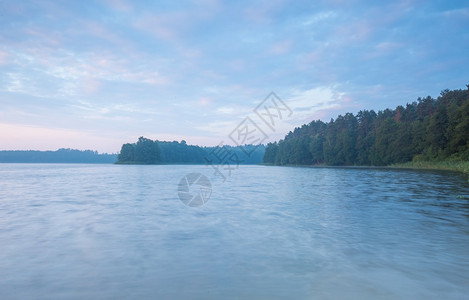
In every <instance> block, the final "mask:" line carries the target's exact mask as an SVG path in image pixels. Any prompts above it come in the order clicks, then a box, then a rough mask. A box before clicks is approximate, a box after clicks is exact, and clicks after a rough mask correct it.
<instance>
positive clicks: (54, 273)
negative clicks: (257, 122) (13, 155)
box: [0, 164, 469, 299]
mask: <svg viewBox="0 0 469 300" xmlns="http://www.w3.org/2000/svg"><path fill="white" fill-rule="evenodd" d="M189 172H200V173H203V174H206V175H207V176H209V177H210V176H211V178H210V179H211V181H212V186H213V193H212V196H211V198H210V200H209V201H208V203H207V204H206V205H205V206H203V207H201V208H189V207H187V206H185V205H184V204H183V203H182V202H181V201H180V200H179V199H178V196H177V185H178V182H179V181H180V179H181V178H182V177H183V176H184V175H186V174H187V173H189ZM212 173H213V170H212V169H210V168H208V167H204V166H118V165H66V164H64V165H27V164H4V165H2V168H1V169H0V241H1V246H0V274H1V275H0V276H1V280H0V299H64V298H67V299H83V298H87V299H111V298H120V299H122V298H129V299H130V298H132V299H134V298H137V299H138V298H142V299H311V298H313V299H463V298H465V297H466V296H467V294H468V293H469V251H468V249H469V199H468V198H467V197H465V196H464V195H469V184H468V183H467V181H466V179H465V178H464V177H463V176H461V175H460V174H457V173H451V172H436V171H409V170H388V169H366V168H281V167H261V166H241V167H240V169H239V170H236V172H234V173H233V175H232V177H231V178H230V179H229V180H227V182H225V183H223V182H222V180H220V179H218V178H216V177H214V176H213V174H212Z"/></svg>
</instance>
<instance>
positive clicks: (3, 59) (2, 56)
mask: <svg viewBox="0 0 469 300" xmlns="http://www.w3.org/2000/svg"><path fill="white" fill-rule="evenodd" d="M8 56H9V55H8V53H6V52H2V51H0V66H4V65H7V64H8Z"/></svg>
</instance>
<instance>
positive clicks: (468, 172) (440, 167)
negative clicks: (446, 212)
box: [260, 161, 469, 181]
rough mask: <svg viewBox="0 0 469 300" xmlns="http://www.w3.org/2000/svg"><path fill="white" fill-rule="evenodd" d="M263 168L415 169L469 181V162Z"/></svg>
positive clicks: (264, 164)
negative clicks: (447, 173)
mask: <svg viewBox="0 0 469 300" xmlns="http://www.w3.org/2000/svg"><path fill="white" fill-rule="evenodd" d="M260 165H262V166H277V167H308V168H384V169H413V170H435V171H453V172H459V173H463V174H464V175H465V176H466V177H468V181H469V161H438V162H431V161H418V162H406V163H400V164H392V165H387V166H359V165H356V166H354V165H350V166H329V165H324V164H320V165H274V164H266V163H263V164H260Z"/></svg>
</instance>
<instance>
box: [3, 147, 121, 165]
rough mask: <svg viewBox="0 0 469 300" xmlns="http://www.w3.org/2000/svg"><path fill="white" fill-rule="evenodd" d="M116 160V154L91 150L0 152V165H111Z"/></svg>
mask: <svg viewBox="0 0 469 300" xmlns="http://www.w3.org/2000/svg"><path fill="white" fill-rule="evenodd" d="M116 158H117V155H116V154H107V153H104V154H99V153H98V152H97V151H92V150H83V151H82V150H75V149H59V150H56V151H37V150H27V151H23V150H13V151H10V150H5V151H0V163H113V162H115V161H116Z"/></svg>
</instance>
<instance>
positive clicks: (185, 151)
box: [117, 137, 265, 164]
mask: <svg viewBox="0 0 469 300" xmlns="http://www.w3.org/2000/svg"><path fill="white" fill-rule="evenodd" d="M264 152H265V146H264V145H244V146H237V147H233V146H228V145H224V146H217V147H200V146H195V145H188V144H187V143H186V141H184V140H183V141H181V142H177V141H172V142H167V141H158V140H156V141H152V140H150V139H147V138H144V137H140V138H139V139H138V141H137V143H133V144H129V143H127V144H124V145H122V148H121V151H120V153H119V156H118V161H117V163H118V164H211V163H213V164H222V163H223V157H220V156H224V154H221V153H226V154H229V156H230V157H232V156H234V157H236V159H235V161H236V163H239V164H259V163H261V162H262V158H263V157H264Z"/></svg>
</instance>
